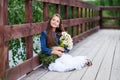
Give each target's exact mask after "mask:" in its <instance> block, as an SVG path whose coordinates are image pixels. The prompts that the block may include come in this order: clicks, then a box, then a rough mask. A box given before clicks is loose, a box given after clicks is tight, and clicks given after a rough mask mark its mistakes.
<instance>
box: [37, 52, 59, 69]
mask: <svg viewBox="0 0 120 80" xmlns="http://www.w3.org/2000/svg"><path fill="white" fill-rule="evenodd" d="M39 55H40V61H42V63H43V65H44V66H45V67H48V66H49V64H50V63H52V62H55V60H56V59H57V58H58V56H57V55H55V54H52V55H48V54H44V53H40V54H39Z"/></svg>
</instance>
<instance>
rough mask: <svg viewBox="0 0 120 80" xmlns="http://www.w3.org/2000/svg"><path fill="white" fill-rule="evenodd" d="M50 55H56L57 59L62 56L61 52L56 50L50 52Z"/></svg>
mask: <svg viewBox="0 0 120 80" xmlns="http://www.w3.org/2000/svg"><path fill="white" fill-rule="evenodd" d="M51 54H56V55H58V56H59V57H60V56H62V52H61V51H57V50H52V52H51Z"/></svg>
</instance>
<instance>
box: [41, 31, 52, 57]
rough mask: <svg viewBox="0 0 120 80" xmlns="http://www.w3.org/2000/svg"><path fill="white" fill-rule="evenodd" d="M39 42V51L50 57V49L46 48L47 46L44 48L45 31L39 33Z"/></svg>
mask: <svg viewBox="0 0 120 80" xmlns="http://www.w3.org/2000/svg"><path fill="white" fill-rule="evenodd" d="M40 41H41V50H42V52H43V53H45V54H49V55H50V53H51V51H52V49H50V48H47V46H46V32H45V31H43V32H42V33H41V36H40Z"/></svg>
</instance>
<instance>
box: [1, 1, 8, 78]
mask: <svg viewBox="0 0 120 80" xmlns="http://www.w3.org/2000/svg"><path fill="white" fill-rule="evenodd" d="M7 8H8V0H0V79H2V80H5V70H6V69H8V68H9V63H8V42H6V43H5V41H4V39H5V37H4V35H5V30H4V25H7V24H8V9H7Z"/></svg>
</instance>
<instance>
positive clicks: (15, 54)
mask: <svg viewBox="0 0 120 80" xmlns="http://www.w3.org/2000/svg"><path fill="white" fill-rule="evenodd" d="M32 10H33V22H40V21H42V20H43V4H42V3H40V2H36V1H32ZM8 23H9V25H13V24H23V23H25V0H8ZM37 49H38V47H35V48H34V52H35V53H37ZM9 50H10V51H11V53H12V60H11V61H13V63H14V65H17V64H18V60H22V61H24V60H26V57H25V55H26V54H25V38H20V39H15V40H10V41H9ZM21 50H22V51H21ZM10 55H11V54H10ZM14 65H12V66H14ZM10 67H11V66H10Z"/></svg>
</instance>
